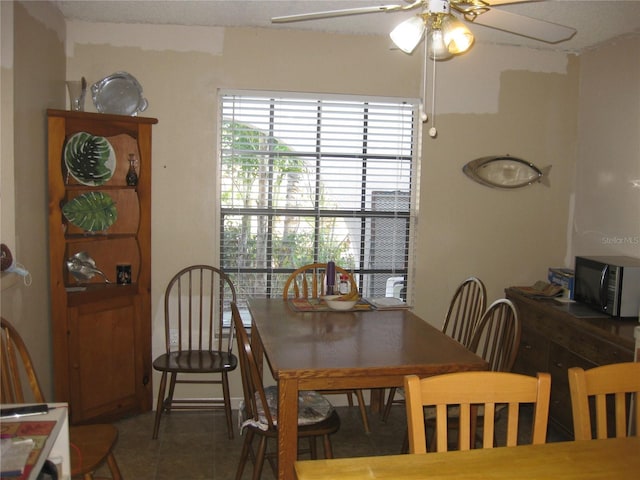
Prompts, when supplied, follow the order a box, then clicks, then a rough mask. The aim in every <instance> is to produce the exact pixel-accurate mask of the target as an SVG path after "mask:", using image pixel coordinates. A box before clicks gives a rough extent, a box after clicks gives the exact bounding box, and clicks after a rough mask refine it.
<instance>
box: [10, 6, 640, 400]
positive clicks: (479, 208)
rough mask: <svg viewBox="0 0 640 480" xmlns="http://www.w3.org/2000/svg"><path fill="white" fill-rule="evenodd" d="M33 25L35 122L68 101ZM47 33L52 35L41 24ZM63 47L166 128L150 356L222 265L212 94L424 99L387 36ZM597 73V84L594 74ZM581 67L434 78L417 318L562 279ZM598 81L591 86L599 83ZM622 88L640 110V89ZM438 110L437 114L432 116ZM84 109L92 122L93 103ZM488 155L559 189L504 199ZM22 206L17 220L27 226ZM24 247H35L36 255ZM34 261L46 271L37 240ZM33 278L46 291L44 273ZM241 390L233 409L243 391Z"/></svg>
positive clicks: (133, 41)
mask: <svg viewBox="0 0 640 480" xmlns="http://www.w3.org/2000/svg"><path fill="white" fill-rule="evenodd" d="M26 17H28V15H26V14H25V12H24V11H22V10H21V13H20V15H17V20H18V21H19V23H18V22H17V23H16V24H17V25H18V24H19V25H20V26H22V25H26V26H28V27H29V30H25V31H35V32H36V33H35V34H34V41H37V42H50V43H48V44H47V45H48V49H51V50H52V52H53V53H52V55H53V56H54V57H55V59H56V61H55V62H53V64H52V62H51V61H48V62H45V64H46V68H47V70H48V71H47V72H45V73H44V77H43V78H44V80H43V81H44V82H46V84H47V85H45V86H40V88H41V90H40V93H39V94H38V96H37V98H36V99H30V100H29V102H30V103H31V104H32V105H31V107H30V110H32V111H33V115H34V116H38V115H42V113H43V111H44V108H46V107H47V106H56V107H61V106H62V104H63V102H66V100H61V95H64V86H63V85H61V83H60V81H61V80H60V79H61V77H62V76H64V73H63V74H61V73H59V71H58V69H59V68H60V65H62V64H64V58H63V59H59V58H58V56H59V50H60V47H59V45H58V41H57V39H55V38H53V37H54V36H53V35H52V34H51V33H50V31H49V29H50V26H48V25H47V22H46V21H42V20H35V18H26ZM38 22H42V23H43V24H44V25H47V27H44V26H38V25H35V24H37V23H38ZM50 35H51V38H49V36H50ZM41 36H42V38H41ZM65 48H66V77H67V78H68V79H79V78H80V77H81V76H85V77H86V79H87V81H88V83H89V84H91V83H93V82H95V81H97V80H100V79H101V78H103V77H104V76H106V75H109V74H111V73H113V72H116V71H127V72H129V73H131V74H133V75H134V76H135V77H136V78H137V79H138V80H139V81H140V83H141V84H142V86H143V88H144V95H145V97H146V98H147V99H148V100H149V108H148V110H147V111H146V112H144V115H145V116H150V117H156V118H158V119H159V123H158V125H157V126H155V127H154V132H153V135H154V140H153V154H154V155H153V162H154V164H153V202H152V203H153V213H152V232H153V235H152V255H153V266H152V269H153V277H152V281H153V289H152V302H153V305H152V308H153V322H154V340H153V345H154V347H153V348H154V355H155V354H157V353H159V351H160V349H161V348H162V347H161V343H162V342H161V335H162V318H161V309H160V303H161V301H162V293H163V289H164V286H165V284H166V282H167V281H168V279H169V278H170V276H171V275H172V274H173V272H175V271H176V270H177V269H178V268H180V267H182V266H184V265H186V264H189V263H192V262H195V261H198V262H211V263H216V261H217V238H218V236H217V232H216V208H215V201H216V198H217V196H218V192H217V181H216V175H215V172H216V160H217V146H216V129H217V96H216V94H217V91H218V89H220V88H248V89H273V90H295V91H308V92H335V93H350V94H370V95H382V96H401V97H418V96H421V92H420V75H421V74H420V72H421V65H420V58H419V55H416V56H415V57H411V56H406V55H404V54H402V53H401V52H398V51H392V50H390V49H389V42H388V41H387V39H386V37H385V36H344V35H329V34H323V33H309V32H296V31H289V30H287V31H272V30H268V29H249V28H231V29H217V28H203V27H197V28H184V27H174V26H151V25H129V26H127V25H112V24H88V23H84V22H70V23H68V24H67V25H66V47H65ZM636 48H637V46H636ZM16 49H17V51H19V54H20V56H22V57H24V59H23V61H24V62H26V63H36V62H37V61H41V59H40V58H39V54H36V53H35V52H33V51H29V52H27V51H23V50H18V48H17V47H16ZM44 50H45V51H47V49H44ZM636 51H637V50H636ZM590 61H591V60H590ZM593 61H594V62H595V64H594V66H593V69H595V70H597V67H598V62H599V60H598V59H597V58H594V59H593ZM580 68H581V60H579V59H578V58H577V57H575V56H571V55H569V56H567V55H564V54H558V53H549V52H543V51H541V50H535V49H519V48H513V47H504V46H496V45H482V44H479V45H476V46H475V47H474V49H473V50H472V51H471V52H470V53H469V54H467V55H465V56H463V57H460V58H456V59H454V60H452V61H449V62H444V63H439V64H438V67H437V90H436V91H437V99H436V100H437V109H436V122H437V128H438V132H439V133H438V137H437V139H432V138H430V137H429V136H428V135H425V136H424V138H423V142H422V157H423V158H422V168H421V176H420V183H421V196H420V204H419V225H418V233H419V242H418V248H417V251H416V258H415V259H416V281H415V289H416V291H417V293H419V295H417V299H416V301H415V307H416V312H417V313H418V314H419V315H421V316H423V317H424V318H426V319H428V320H429V321H431V322H432V323H434V324H436V325H440V323H441V319H442V317H443V315H444V313H445V311H446V307H447V305H448V302H449V299H450V295H451V292H452V291H453V290H454V288H455V286H457V284H458V283H459V282H460V281H461V280H463V279H464V278H465V277H466V276H468V275H471V274H474V275H478V276H480V277H481V278H482V279H483V280H484V281H485V282H486V284H487V287H488V293H489V297H490V299H492V300H493V299H495V298H498V297H500V296H502V294H503V289H504V287H506V286H508V285H514V284H532V283H533V282H534V281H536V280H538V279H544V278H545V277H546V271H547V267H549V266H563V265H567V264H568V263H567V262H566V260H565V259H567V258H570V255H571V253H570V251H571V249H572V245H571V240H570V237H569V234H568V224H569V223H570V222H569V220H568V219H570V218H572V214H573V212H572V201H573V200H574V198H575V195H574V178H575V169H576V167H577V166H579V162H577V159H578V155H577V152H578V106H579V105H580V107H581V108H582V109H583V110H584V108H585V106H584V103H585V100H584V97H580V99H581V100H582V101H581V103H579V97H578V93H579V85H580V82H584V81H585V79H583V78H580V72H581V70H580ZM616 68H618V66H616ZM590 70H591V69H589V70H583V74H588V75H591V73H589V72H590ZM39 74H40V76H41V77H42V76H43V75H42V74H43V72H39ZM612 75H613V73H612ZM25 80H26V79H25ZM625 85H628V86H629V88H630V91H631V95H635V97H636V98H637V93H638V85H637V82H636V84H635V85H634V84H633V82H627V83H625ZM32 88H35V87H32ZM429 89H430V88H429ZM15 98H16V99H17V98H19V97H18V92H16V96H15ZM53 103H55V105H52V104H53ZM64 105H65V107H66V103H65V104H64ZM430 105H431V101H430V100H429V101H428V106H427V109H428V110H429V111H430V110H431V106H430ZM85 106H86V109H87V110H88V111H94V110H95V109H94V108H93V105H92V102H91V99H90V98H88V99H87V102H86V105H85ZM36 107H37V108H36ZM15 108H16V110H19V109H21V108H20V107H18V106H16V107H15ZM3 110H4V103H3ZM3 115H4V113H3ZM581 118H582V117H581ZM600 118H602V119H603V122H602V123H601V124H600V128H604V129H605V130H606V129H607V128H608V126H607V122H606V120H605V118H604V116H603V115H601V116H600ZM636 118H637V117H636ZM37 122H40V123H39V124H38V123H37ZM37 122H36V124H38V125H39V128H38V129H37V131H38V132H39V133H36V135H42V139H41V145H44V141H45V137H46V136H45V135H44V130H43V125H44V117H43V116H42V117H40V118H38V119H37ZM430 126H431V124H428V125H427V128H428V127H430ZM636 131H637V130H636ZM587 136H589V134H587ZM637 141H638V140H637V135H636V138H635V139H633V140H632V141H631V144H630V145H629V147H628V150H626V149H625V147H624V146H623V147H621V148H622V149H623V150H625V152H626V154H628V155H627V156H632V157H633V155H635V159H636V160H637V158H638V156H637V147H638V145H637ZM34 143H37V142H34ZM21 148H22V147H21ZM29 148H30V149H31V150H32V151H31V155H30V161H31V162H32V163H33V164H35V163H38V162H41V164H42V165H44V158H45V156H44V151H42V152H39V151H37V149H38V148H41V147H35V146H34V147H29ZM33 150H36V151H33ZM492 154H501V155H502V154H511V155H514V156H518V157H521V158H524V159H526V160H529V161H531V162H533V163H534V164H536V165H537V166H538V167H545V166H547V165H552V169H551V175H550V180H551V186H550V187H547V186H543V185H533V186H530V187H527V188H523V189H518V190H514V191H503V190H495V189H490V188H487V187H484V186H481V185H479V184H477V183H474V182H472V181H471V180H469V179H468V178H467V177H466V176H465V175H464V174H463V173H462V170H461V169H462V166H463V165H464V164H465V163H467V162H468V161H470V160H472V159H474V158H477V157H481V156H485V155H492ZM39 155H41V156H39ZM16 157H17V154H16ZM580 160H582V158H580ZM16 162H18V159H17V158H16ZM36 176H38V175H36ZM32 185H37V188H42V189H43V191H45V190H46V189H45V187H44V177H42V178H38V179H37V180H36V183H35V184H34V183H32V179H30V178H27V177H26V175H20V174H19V172H17V171H16V198H18V197H19V194H18V191H19V190H22V191H25V190H26V189H27V188H31V187H32ZM38 195H41V193H37V194H36V196H38ZM33 201H34V202H35V203H38V202H39V203H40V204H42V211H40V210H38V207H37V206H34V208H33V211H31V213H30V214H29V215H26V218H25V219H24V220H19V221H17V222H16V224H18V223H20V224H22V223H23V222H24V223H30V224H31V225H33V226H31V227H28V225H23V227H21V228H23V229H24V230H25V231H26V230H29V229H31V230H35V229H36V228H37V229H42V230H44V228H45V226H46V222H45V218H46V217H45V215H46V204H45V202H44V200H41V199H37V200H35V199H34V200H33ZM18 203H19V202H16V211H17V213H18V215H23V214H24V209H21V207H20V206H19V205H18ZM577 210H578V209H577V208H576V211H577ZM23 216H24V215H23ZM635 218H637V216H636V217H635ZM3 223H4V220H3ZM36 226H37V227H36ZM25 242H26V240H25ZM31 242H32V243H33V248H35V244H36V242H34V241H31ZM38 248H39V249H41V250H42V251H41V252H40V253H39V255H40V256H42V257H43V258H45V257H46V242H45V240H44V238H43V239H41V241H40V242H39V243H38ZM24 263H26V262H24ZM35 268H37V269H38V270H39V272H38V274H39V275H42V276H43V277H45V276H46V264H45V263H44V262H43V263H42V264H37V265H35ZM20 289H21V291H26V288H25V287H22V286H20ZM31 291H36V290H35V289H33V288H32V290H31ZM38 294H39V295H40V297H41V302H40V303H41V304H42V307H41V308H46V305H47V301H46V285H44V288H42V289H40V290H38ZM5 297H6V295H5V294H4V293H3V300H4V299H5ZM34 303H38V302H36V301H35V300H34ZM3 311H4V307H3ZM43 351H47V354H48V353H49V351H48V349H45V350H43ZM42 358H43V359H44V358H48V357H45V356H44V355H42ZM41 361H42V360H41ZM233 382H234V385H233V391H234V393H235V395H236V396H239V392H240V385H239V382H238V378H237V377H234V378H233ZM154 383H155V384H156V385H157V383H158V378H157V377H155V378H154Z"/></svg>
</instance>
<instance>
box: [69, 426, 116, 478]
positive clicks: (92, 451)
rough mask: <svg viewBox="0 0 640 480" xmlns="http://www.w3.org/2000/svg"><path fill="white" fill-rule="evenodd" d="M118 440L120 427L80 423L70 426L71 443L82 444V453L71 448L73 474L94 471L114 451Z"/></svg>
mask: <svg viewBox="0 0 640 480" xmlns="http://www.w3.org/2000/svg"><path fill="white" fill-rule="evenodd" d="M117 440H118V429H117V428H116V427H114V426H113V425H109V424H97V425H79V426H72V427H70V428H69V442H70V443H71V445H82V455H79V454H78V452H77V451H76V449H75V448H73V447H72V448H71V449H70V452H69V453H70V454H71V474H72V475H73V476H76V475H84V474H85V473H89V472H93V471H94V470H95V469H96V468H98V467H99V466H100V465H101V464H102V463H103V462H104V461H105V460H106V459H107V457H108V456H109V455H110V454H111V453H112V452H113V447H114V446H115V444H116V441H117Z"/></svg>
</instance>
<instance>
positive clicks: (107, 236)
mask: <svg viewBox="0 0 640 480" xmlns="http://www.w3.org/2000/svg"><path fill="white" fill-rule="evenodd" d="M64 238H65V241H66V242H67V243H81V242H82V243H84V242H104V241H109V240H116V239H119V238H120V239H122V238H137V234H136V233H96V234H93V235H89V234H82V233H71V234H65V236H64Z"/></svg>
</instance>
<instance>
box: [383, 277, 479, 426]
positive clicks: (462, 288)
mask: <svg viewBox="0 0 640 480" xmlns="http://www.w3.org/2000/svg"><path fill="white" fill-rule="evenodd" d="M486 305H487V289H486V288H485V286H484V283H482V281H481V280H480V279H479V278H476V277H469V278H467V279H466V280H465V281H464V282H462V283H461V284H460V285H458V288H457V289H456V291H455V292H454V294H453V297H452V298H451V303H450V304H449V310H448V311H447V316H446V317H445V320H444V326H443V327H442V332H443V333H445V334H447V335H448V336H450V337H451V338H453V339H454V340H457V341H458V342H460V343H461V344H462V345H464V346H465V347H467V348H468V347H469V346H470V345H471V340H472V338H473V333H474V332H475V328H476V325H477V323H478V320H480V317H481V316H482V314H483V313H484V309H485V306H486ZM396 392H397V389H396V388H395V387H392V388H391V389H390V390H389V397H388V398H387V403H386V404H385V407H384V411H383V412H382V421H383V422H386V421H387V419H388V418H389V414H390V413H391V407H392V406H393V405H394V404H404V398H400V399H397V400H396V399H395V395H396Z"/></svg>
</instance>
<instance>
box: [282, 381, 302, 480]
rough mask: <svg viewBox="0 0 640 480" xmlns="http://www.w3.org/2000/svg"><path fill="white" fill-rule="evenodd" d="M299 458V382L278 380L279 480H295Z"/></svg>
mask: <svg viewBox="0 0 640 480" xmlns="http://www.w3.org/2000/svg"><path fill="white" fill-rule="evenodd" d="M297 457H298V380H297V379H296V378H286V379H284V378H280V379H279V380H278V479H279V480H293V479H294V478H295V473H294V470H293V465H294V463H295V461H296V458H297Z"/></svg>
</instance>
